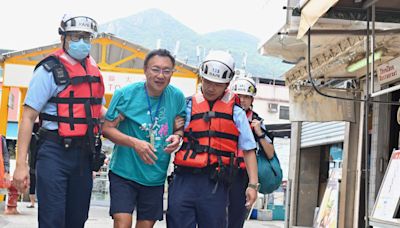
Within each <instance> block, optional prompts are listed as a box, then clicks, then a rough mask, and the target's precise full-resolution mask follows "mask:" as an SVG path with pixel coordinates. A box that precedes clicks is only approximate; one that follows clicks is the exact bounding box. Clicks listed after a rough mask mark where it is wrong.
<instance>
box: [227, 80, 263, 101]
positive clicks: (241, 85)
mask: <svg viewBox="0 0 400 228" xmlns="http://www.w3.org/2000/svg"><path fill="white" fill-rule="evenodd" d="M231 90H232V92H234V93H236V94H242V95H249V96H252V97H255V96H256V93H257V88H256V83H255V82H254V80H253V79H252V78H250V77H243V76H242V77H237V78H236V79H235V81H233V82H232V85H231Z"/></svg>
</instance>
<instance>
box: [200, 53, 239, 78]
mask: <svg viewBox="0 0 400 228" xmlns="http://www.w3.org/2000/svg"><path fill="white" fill-rule="evenodd" d="M199 68H200V69H199V74H200V76H201V77H203V78H205V79H207V80H210V81H212V82H217V83H229V82H230V81H231V80H232V78H233V75H234V74H235V73H234V69H235V60H234V59H233V57H232V56H231V55H230V54H229V53H227V52H224V51H210V53H209V54H208V55H207V56H206V58H205V59H204V61H203V62H202V63H201V64H200V67H199Z"/></svg>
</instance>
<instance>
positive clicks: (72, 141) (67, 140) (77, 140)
mask: <svg viewBox="0 0 400 228" xmlns="http://www.w3.org/2000/svg"><path fill="white" fill-rule="evenodd" d="M38 135H39V138H40V139H47V140H51V141H54V142H57V143H59V144H61V145H63V146H64V147H65V148H66V149H68V148H70V147H72V146H84V145H89V144H88V142H87V140H86V141H85V139H86V137H85V136H82V137H62V136H60V135H59V134H58V130H46V129H44V128H40V129H39V132H38Z"/></svg>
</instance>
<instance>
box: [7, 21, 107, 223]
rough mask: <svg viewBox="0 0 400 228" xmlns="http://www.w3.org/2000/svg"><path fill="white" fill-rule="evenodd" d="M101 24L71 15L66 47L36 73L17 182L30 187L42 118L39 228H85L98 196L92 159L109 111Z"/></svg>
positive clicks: (65, 25)
mask: <svg viewBox="0 0 400 228" xmlns="http://www.w3.org/2000/svg"><path fill="white" fill-rule="evenodd" d="M96 32H97V23H96V21H95V20H93V19H92V18H90V17H86V16H69V15H65V16H64V17H63V19H62V21H61V25H60V27H59V34H60V35H61V45H62V46H61V47H62V48H60V49H58V50H56V51H55V52H53V53H51V54H50V55H48V56H47V57H46V58H45V59H44V60H42V61H41V62H40V63H39V64H38V65H37V66H36V68H35V71H34V74H33V78H32V80H31V82H30V84H29V88H28V91H27V95H26V99H25V103H24V108H23V114H22V121H21V123H20V128H19V133H18V147H17V148H18V160H17V165H16V170H15V172H14V181H15V184H16V187H17V188H18V189H19V190H20V191H25V190H26V188H27V187H28V186H29V171H28V164H27V152H28V149H29V141H30V138H31V135H32V128H33V124H34V122H35V120H36V118H37V117H38V116H39V117H40V120H41V128H40V129H39V137H40V140H39V148H38V151H37V161H36V178H37V181H36V183H37V196H38V204H39V213H38V217H39V218H38V220H39V227H51V228H54V227H58V228H64V227H74V228H75V227H84V224H85V221H86V220H87V218H88V211H89V203H90V197H91V190H92V185H93V182H92V167H91V162H92V156H93V154H94V153H95V150H96V148H95V145H96V142H95V140H96V135H98V133H99V131H100V125H99V123H100V118H102V116H103V113H104V110H103V105H102V104H104V84H103V79H102V76H101V73H100V71H99V68H98V66H97V64H96V62H95V60H94V59H93V58H92V57H91V56H90V54H89V53H90V49H91V40H92V38H93V37H94V36H95V34H96Z"/></svg>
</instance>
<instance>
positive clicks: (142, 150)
mask: <svg viewBox="0 0 400 228" xmlns="http://www.w3.org/2000/svg"><path fill="white" fill-rule="evenodd" d="M133 149H135V151H136V153H137V154H138V155H139V157H140V158H141V159H142V160H143V161H144V163H146V164H149V165H153V164H155V163H156V162H155V161H156V160H157V159H158V158H157V156H156V154H155V153H154V152H155V151H156V150H155V149H154V147H153V145H151V144H150V143H148V142H146V141H143V140H139V139H135V141H134V142H133Z"/></svg>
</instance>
